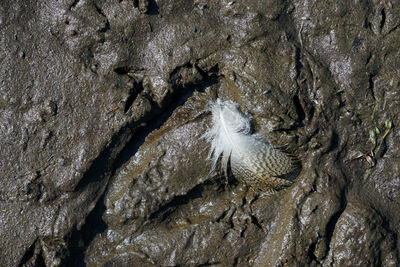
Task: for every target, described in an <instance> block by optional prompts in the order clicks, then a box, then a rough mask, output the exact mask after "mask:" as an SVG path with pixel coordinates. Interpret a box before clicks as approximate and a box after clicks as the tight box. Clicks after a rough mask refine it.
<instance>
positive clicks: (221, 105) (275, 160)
mask: <svg viewBox="0 0 400 267" xmlns="http://www.w3.org/2000/svg"><path fill="white" fill-rule="evenodd" d="M210 109H211V113H212V126H211V128H210V129H209V130H208V131H207V132H206V133H205V135H204V137H205V138H206V139H207V140H208V141H209V142H210V143H211V151H210V156H209V157H210V158H211V159H212V162H213V165H212V170H215V168H216V166H217V163H218V160H219V158H220V157H221V155H222V159H221V161H222V168H223V169H224V170H225V174H227V169H228V163H229V160H230V165H231V169H232V172H233V174H234V175H235V177H237V178H239V179H240V180H245V181H246V182H248V183H255V182H260V181H261V182H262V183H264V182H265V183H268V181H271V180H268V179H269V178H270V177H280V176H282V175H285V174H287V173H289V172H291V171H293V161H292V158H291V157H289V156H288V155H286V154H285V153H284V152H281V151H280V150H278V149H276V148H274V146H273V145H272V144H271V142H270V141H269V140H268V139H267V138H264V137H261V136H259V135H257V134H252V132H251V130H252V118H251V116H250V115H249V114H247V113H243V112H241V111H240V110H239V106H238V104H236V103H234V102H231V101H223V100H220V99H217V100H216V102H214V103H211V104H210ZM277 180H282V181H279V184H278V185H279V186H280V185H287V184H288V183H287V180H284V179H280V178H278V179H273V181H272V185H271V187H274V185H273V184H274V183H275V182H276V181H277Z"/></svg>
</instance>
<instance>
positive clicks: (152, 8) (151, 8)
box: [146, 0, 159, 15]
mask: <svg viewBox="0 0 400 267" xmlns="http://www.w3.org/2000/svg"><path fill="white" fill-rule="evenodd" d="M148 1H149V5H148V7H147V12H146V14H147V15H158V14H159V11H158V5H157V3H156V1H155V0H148Z"/></svg>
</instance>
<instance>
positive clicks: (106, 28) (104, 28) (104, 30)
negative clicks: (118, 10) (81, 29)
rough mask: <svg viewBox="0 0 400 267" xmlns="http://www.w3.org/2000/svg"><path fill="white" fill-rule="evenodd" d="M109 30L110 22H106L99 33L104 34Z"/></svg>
mask: <svg viewBox="0 0 400 267" xmlns="http://www.w3.org/2000/svg"><path fill="white" fill-rule="evenodd" d="M109 29H110V22H109V21H108V20H107V21H106V25H104V27H103V28H102V29H101V30H100V32H106V31H108V30H109Z"/></svg>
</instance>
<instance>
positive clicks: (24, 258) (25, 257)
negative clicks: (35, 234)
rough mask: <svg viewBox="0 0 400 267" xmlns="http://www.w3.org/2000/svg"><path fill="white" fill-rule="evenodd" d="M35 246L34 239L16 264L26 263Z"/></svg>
mask: <svg viewBox="0 0 400 267" xmlns="http://www.w3.org/2000/svg"><path fill="white" fill-rule="evenodd" d="M35 247H36V241H35V242H33V243H32V245H31V246H30V247H29V248H28V249H27V250H26V251H25V254H24V256H22V259H21V261H20V263H19V264H18V266H23V265H24V264H26V263H28V261H29V260H30V259H32V257H33V256H34V254H35Z"/></svg>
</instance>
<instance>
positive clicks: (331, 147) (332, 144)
mask: <svg viewBox="0 0 400 267" xmlns="http://www.w3.org/2000/svg"><path fill="white" fill-rule="evenodd" d="M338 146H339V135H338V134H337V133H336V132H332V136H331V142H330V144H329V148H328V150H327V153H328V152H332V151H333V150H335V149H336V148H337V147H338Z"/></svg>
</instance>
